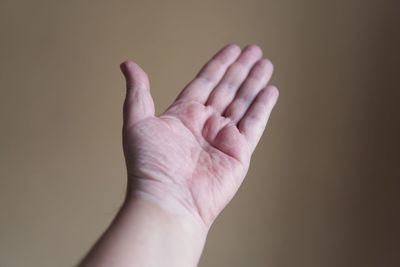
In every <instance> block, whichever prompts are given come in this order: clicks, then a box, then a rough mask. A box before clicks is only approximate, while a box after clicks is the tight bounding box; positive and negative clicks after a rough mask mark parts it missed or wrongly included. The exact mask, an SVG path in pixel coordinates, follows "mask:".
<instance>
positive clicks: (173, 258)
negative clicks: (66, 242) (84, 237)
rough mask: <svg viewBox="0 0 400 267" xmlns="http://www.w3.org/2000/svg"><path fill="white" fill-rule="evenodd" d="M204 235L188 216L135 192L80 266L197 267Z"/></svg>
mask: <svg viewBox="0 0 400 267" xmlns="http://www.w3.org/2000/svg"><path fill="white" fill-rule="evenodd" d="M206 235H207V230H206V229H205V228H204V227H202V226H201V225H200V224H198V223H197V222H196V221H193V219H192V218H190V217H186V216H184V215H182V214H172V213H170V212H169V211H166V210H165V209H163V208H162V207H161V206H159V205H158V204H157V203H156V202H153V201H152V199H151V198H147V197H145V196H141V195H135V196H132V197H127V198H126V200H125V202H124V204H123V206H122V207H121V209H120V211H119V213H118V215H117V216H116V218H115V219H114V221H113V222H112V224H111V225H110V227H109V228H108V230H107V231H106V232H105V233H104V235H103V236H102V237H101V238H100V240H99V241H98V242H97V243H96V245H95V246H94V247H93V248H92V250H91V251H90V253H89V254H88V255H87V256H86V257H85V259H84V260H83V261H82V263H81V264H80V266H81V267H89V266H96V267H97V266H114V267H125V266H140V267H150V266H154V267H156V266H171V267H172V266H174V267H180V266H185V267H190V266H197V263H198V261H199V258H200V255H201V252H202V250H203V247H204V243H205V239H206Z"/></svg>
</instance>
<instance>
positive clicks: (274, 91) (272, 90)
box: [265, 85, 279, 106]
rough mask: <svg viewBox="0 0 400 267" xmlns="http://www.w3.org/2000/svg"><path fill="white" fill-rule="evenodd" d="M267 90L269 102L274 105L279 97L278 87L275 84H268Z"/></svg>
mask: <svg viewBox="0 0 400 267" xmlns="http://www.w3.org/2000/svg"><path fill="white" fill-rule="evenodd" d="M265 91H266V93H265V94H266V97H267V100H268V102H269V103H271V106H274V105H275V104H276V102H277V101H278V98H279V90H278V88H277V87H276V86H275V85H268V86H267V88H265Z"/></svg>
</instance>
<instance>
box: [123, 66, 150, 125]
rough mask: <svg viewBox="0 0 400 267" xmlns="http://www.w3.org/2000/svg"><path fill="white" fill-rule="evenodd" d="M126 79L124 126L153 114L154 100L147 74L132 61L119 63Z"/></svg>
mask: <svg viewBox="0 0 400 267" xmlns="http://www.w3.org/2000/svg"><path fill="white" fill-rule="evenodd" d="M120 68H121V71H122V73H123V74H124V76H125V80H126V97H125V102H124V108H123V110H124V126H127V127H129V126H131V125H133V124H134V123H136V122H138V121H140V120H142V119H145V118H146V117H149V116H153V115H154V102H153V98H152V97H151V94H150V83H149V78H148V77H147V74H146V73H145V72H144V71H143V70H142V68H140V67H139V65H138V64H136V63H135V62H132V61H125V62H123V63H121V65H120Z"/></svg>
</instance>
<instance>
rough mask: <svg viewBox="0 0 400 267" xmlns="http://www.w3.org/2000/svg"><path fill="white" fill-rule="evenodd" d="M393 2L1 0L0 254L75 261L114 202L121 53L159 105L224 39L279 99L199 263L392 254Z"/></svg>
mask: <svg viewBox="0 0 400 267" xmlns="http://www.w3.org/2000/svg"><path fill="white" fill-rule="evenodd" d="M399 7H400V2H399V1H398V0H394V1H378V0H377V1H364V0H351V1H316V0H315V1H311V0H301V1H298V0H291V1H289V0H281V1H266V0H263V1H255V0H247V1H127V0H126V1H50V0H49V1H16V0H12V1H11V0H9V1H6V0H0V38H1V41H0V177H1V178H0V225H1V227H0V266H1V267H3V266H5V267H9V266H10V267H15V266H41V267H46V266H73V265H74V264H76V263H77V262H78V261H79V259H80V258H81V257H82V256H83V255H84V253H86V251H87V250H88V249H89V247H90V246H91V245H92V244H93V242H94V241H95V240H96V239H97V238H98V236H99V235H100V233H102V231H103V230H104V229H105V227H106V226H107V225H108V224H109V222H110V220H111V219H112V218H113V216H114V214H115V213H116V211H117V210H118V207H119V205H120V204H121V201H122V199H123V194H124V186H125V167H124V161H123V155H122V149H121V103H122V100H123V96H124V81H123V79H122V75H121V74H120V73H119V69H118V65H119V63H120V62H122V61H123V60H125V59H135V60H136V61H137V62H138V63H139V64H141V65H142V66H143V68H144V69H145V70H146V71H147V72H148V74H149V75H150V79H151V83H152V94H153V96H154V98H155V103H156V105H157V110H158V112H161V111H162V110H163V109H164V108H166V107H167V105H168V104H169V103H170V102H171V101H172V100H173V99H174V98H175V96H176V94H177V93H178V92H179V91H180V89H181V88H182V87H183V86H184V85H185V84H186V83H187V82H188V81H189V80H190V79H191V78H192V77H193V76H194V75H195V73H196V72H197V70H198V69H199V68H200V67H201V66H202V64H203V63H204V62H205V60H207V59H208V58H209V57H210V56H211V55H212V54H213V53H214V52H215V51H216V50H217V49H219V48H220V47H221V46H223V45H224V44H226V43H231V42H235V43H238V44H240V45H242V46H244V45H246V44H248V43H256V44H259V45H260V46H261V47H262V48H263V49H264V51H265V55H266V56H267V57H269V58H270V59H271V60H272V61H273V62H274V65H275V71H276V72H275V76H274V79H273V83H274V84H276V85H277V86H278V87H279V88H280V92H281V97H280V100H279V103H278V105H277V107H276V109H275V110H274V112H273V114H272V117H271V120H270V123H269V127H268V129H267V131H266V133H265V135H264V138H263V139H262V141H261V144H260V146H259V147H258V149H257V151H256V153H255V155H254V157H253V161H252V166H251V170H250V172H249V174H248V176H247V179H246V180H245V182H244V184H243V186H242V187H241V189H240V190H239V193H238V195H237V196H236V197H235V198H234V200H233V201H232V202H231V203H230V205H229V206H228V207H227V208H226V210H225V211H224V212H223V214H222V215H221V216H220V217H219V219H218V220H217V221H216V223H215V225H214V227H213V228H212V230H211V232H210V235H209V238H208V242H207V245H206V248H205V251H204V254H203V257H202V259H201V262H200V266H201V267H207V266H221V267H223V266H229V267H234V266H238V267H239V266H271V267H272V266H273V267H289V266H290V267H292V266H296V267H314V266H315V267H319V266H321V267H329V266H340V267H343V266H349V267H350V266H385V267H395V266H400V230H399V227H400V220H399V214H400V197H399V185H400V183H399V178H400V171H399V168H400V167H399V166H398V163H399V155H398V153H399V148H400V146H399V144H400V142H399V136H400V135H399V134H400V131H399V128H400V126H399V123H400V111H399V100H400V94H399V91H400V90H399V89H400V88H399V82H400V79H399V76H400V73H399V71H400V67H399V66H400V52H399V49H400V40H399V39H400V38H399V36H400V34H399V28H400V16H399V14H400V9H399Z"/></svg>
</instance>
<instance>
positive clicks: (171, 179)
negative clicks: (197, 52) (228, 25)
mask: <svg viewBox="0 0 400 267" xmlns="http://www.w3.org/2000/svg"><path fill="white" fill-rule="evenodd" d="M121 69H122V72H123V73H124V75H125V78H126V81H127V96H126V99H125V103H124V129H123V137H124V138H123V139H124V152H125V158H126V164H127V170H128V185H129V190H130V191H131V192H133V193H139V194H145V195H147V196H150V197H152V198H153V199H155V200H156V201H158V202H159V203H160V205H162V206H165V207H166V208H167V209H170V210H173V211H174V212H180V211H182V210H184V211H185V212H189V213H190V214H194V215H195V216H197V217H198V218H200V219H201V221H202V222H203V223H204V224H205V225H206V226H208V227H209V226H210V225H211V223H212V222H213V220H214V219H215V218H216V216H217V215H218V214H219V213H220V211H221V210H222V209H223V208H224V207H225V205H226V204H227V203H228V202H229V201H230V200H231V199H232V197H233V196H234V194H235V193H236V191H237V189H238V188H239V186H240V184H241V183H242V181H243V179H244V177H245V175H246V173H247V170H248V167H249V162H250V157H251V154H252V152H253V151H254V148H255V147H256V145H257V143H258V141H259V139H260V137H261V135H262V133H263V131H264V128H265V125H266V123H267V120H268V117H269V114H270V113H271V110H272V108H273V106H274V104H275V102H276V100H277V97H278V91H277V89H276V88H275V87H273V86H267V83H268V81H269V79H270V77H271V75H272V64H271V63H270V62H269V61H268V60H266V59H263V58H262V51H261V49H260V48H259V47H257V46H254V45H253V46H248V47H246V48H245V49H243V51H242V50H241V49H240V48H239V47H238V46H236V45H228V46H226V47H224V48H223V49H221V50H220V51H219V52H218V53H217V54H216V55H215V56H214V57H212V58H211V60H210V61H209V62H208V63H207V64H206V65H205V66H204V67H203V68H202V70H201V71H200V72H199V74H198V75H197V76H196V77H195V79H194V80H192V81H191V82H190V83H189V84H188V85H187V86H186V87H185V89H184V90H183V91H182V92H181V94H180V95H179V96H178V98H177V99H176V101H175V102H174V103H173V104H172V105H171V106H170V107H169V108H168V109H167V110H166V111H165V112H164V113H162V114H161V115H160V116H158V117H156V116H155V115H154V103H153V100H152V97H151V95H150V91H149V81H148V77H147V75H146V74H145V72H144V71H143V70H142V69H141V68H140V67H139V66H138V65H137V64H135V63H133V62H124V63H123V64H121Z"/></svg>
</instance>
